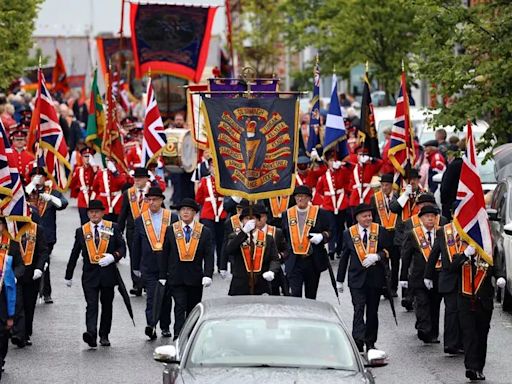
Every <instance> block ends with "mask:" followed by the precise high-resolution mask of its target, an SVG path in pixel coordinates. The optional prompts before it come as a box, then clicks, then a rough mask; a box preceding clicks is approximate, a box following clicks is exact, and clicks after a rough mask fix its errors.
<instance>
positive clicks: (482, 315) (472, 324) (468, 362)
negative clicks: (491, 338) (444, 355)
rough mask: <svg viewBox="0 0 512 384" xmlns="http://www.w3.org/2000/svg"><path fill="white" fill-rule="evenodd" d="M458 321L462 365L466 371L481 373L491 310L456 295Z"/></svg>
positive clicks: (485, 354) (477, 302) (479, 303)
mask: <svg viewBox="0 0 512 384" xmlns="http://www.w3.org/2000/svg"><path fill="white" fill-rule="evenodd" d="M457 302H458V304H459V320H460V328H461V330H462V341H463V344H464V365H465V366H466V369H473V370H475V371H483V369H484V366H485V358H486V356H487V336H488V335H489V328H490V323H491V317H492V309H488V308H485V307H484V306H482V303H481V302H480V301H478V300H477V301H475V303H474V305H471V304H470V303H469V299H467V298H463V297H461V296H460V295H458V299H457Z"/></svg>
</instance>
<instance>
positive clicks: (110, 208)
mask: <svg viewBox="0 0 512 384" xmlns="http://www.w3.org/2000/svg"><path fill="white" fill-rule="evenodd" d="M126 182H127V177H126V174H125V173H124V172H120V171H119V170H118V169H117V166H116V164H115V162H114V161H113V160H112V159H109V158H107V168H105V169H102V170H101V171H99V172H98V173H97V174H96V177H95V178H94V181H93V184H92V188H93V191H94V193H93V195H94V196H93V199H95V200H99V201H101V202H102V203H103V205H104V206H105V213H106V214H105V220H109V221H113V222H117V217H118V216H119V213H120V212H121V206H122V198H121V197H122V188H123V186H124V185H125V184H126Z"/></svg>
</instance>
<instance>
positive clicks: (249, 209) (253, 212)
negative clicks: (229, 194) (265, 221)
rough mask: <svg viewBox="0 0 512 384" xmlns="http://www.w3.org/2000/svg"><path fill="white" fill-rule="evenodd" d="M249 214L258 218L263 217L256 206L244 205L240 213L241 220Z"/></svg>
mask: <svg viewBox="0 0 512 384" xmlns="http://www.w3.org/2000/svg"><path fill="white" fill-rule="evenodd" d="M249 216H253V217H256V218H257V219H259V218H260V217H261V216H260V214H259V213H257V212H256V209H255V206H252V207H251V206H249V207H244V209H242V212H241V213H240V220H243V218H244V217H249Z"/></svg>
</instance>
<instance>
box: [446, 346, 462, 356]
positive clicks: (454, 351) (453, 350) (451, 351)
mask: <svg viewBox="0 0 512 384" xmlns="http://www.w3.org/2000/svg"><path fill="white" fill-rule="evenodd" d="M444 353H447V354H449V355H463V354H464V350H463V349H460V348H450V347H448V348H445V349H444Z"/></svg>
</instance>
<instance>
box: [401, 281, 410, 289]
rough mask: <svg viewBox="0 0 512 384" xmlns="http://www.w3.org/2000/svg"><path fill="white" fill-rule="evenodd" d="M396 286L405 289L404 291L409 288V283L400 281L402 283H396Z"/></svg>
mask: <svg viewBox="0 0 512 384" xmlns="http://www.w3.org/2000/svg"><path fill="white" fill-rule="evenodd" d="M398 285H399V286H400V288H405V289H407V288H409V282H408V281H404V280H402V281H400V282H399V283H398Z"/></svg>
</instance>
